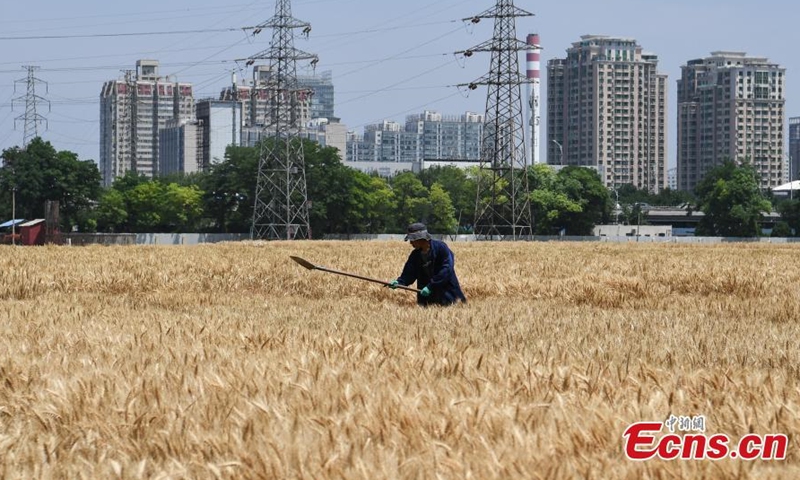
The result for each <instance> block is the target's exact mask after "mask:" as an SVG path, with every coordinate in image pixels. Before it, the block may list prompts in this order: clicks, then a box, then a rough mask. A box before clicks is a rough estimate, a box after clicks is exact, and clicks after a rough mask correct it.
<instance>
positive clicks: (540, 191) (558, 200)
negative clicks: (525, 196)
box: [528, 164, 583, 235]
mask: <svg viewBox="0 0 800 480" xmlns="http://www.w3.org/2000/svg"><path fill="white" fill-rule="evenodd" d="M528 188H530V190H531V194H530V199H531V211H532V213H533V233H534V234H536V235H552V234H554V233H557V232H558V231H559V230H561V229H562V228H563V224H564V218H565V216H566V215H567V214H579V213H581V212H582V211H583V208H582V207H581V204H580V203H579V202H577V201H575V200H573V199H571V198H569V196H568V195H567V194H566V192H565V191H564V189H563V188H562V185H561V183H560V181H559V180H558V177H557V174H556V172H555V170H554V169H553V168H552V167H550V166H549V165H545V164H538V165H533V166H531V167H530V168H528Z"/></svg>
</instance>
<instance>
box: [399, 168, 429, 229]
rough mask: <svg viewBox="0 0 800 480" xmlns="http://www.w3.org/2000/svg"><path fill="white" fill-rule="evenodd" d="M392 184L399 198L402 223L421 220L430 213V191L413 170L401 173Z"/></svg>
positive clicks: (400, 220)
mask: <svg viewBox="0 0 800 480" xmlns="http://www.w3.org/2000/svg"><path fill="white" fill-rule="evenodd" d="M391 185H392V191H394V196H395V198H396V200H397V212H398V223H399V224H400V225H402V226H405V225H407V224H409V223H413V222H417V221H421V220H423V219H424V218H426V217H427V216H428V215H429V214H430V202H429V201H428V197H429V196H430V192H429V191H428V189H427V188H425V185H423V184H422V182H421V181H420V180H419V178H417V176H416V175H414V174H413V173H411V172H403V173H400V174H398V175H396V176H395V177H394V178H393V179H392V181H391Z"/></svg>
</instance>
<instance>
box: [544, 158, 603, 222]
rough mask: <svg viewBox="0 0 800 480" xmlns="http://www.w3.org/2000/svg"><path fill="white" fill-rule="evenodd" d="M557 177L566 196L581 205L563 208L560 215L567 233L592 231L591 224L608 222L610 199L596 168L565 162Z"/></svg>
mask: <svg viewBox="0 0 800 480" xmlns="http://www.w3.org/2000/svg"><path fill="white" fill-rule="evenodd" d="M557 181H558V182H559V183H560V185H561V189H562V190H561V191H563V193H564V194H565V195H566V196H567V198H568V199H570V200H572V201H574V202H576V203H578V204H579V205H580V207H581V211H580V212H565V213H564V215H563V218H562V219H561V226H562V227H563V228H564V229H565V230H566V232H567V234H568V235H592V234H593V233H594V226H595V225H597V224H598V223H606V222H608V220H609V218H610V216H611V210H612V205H613V203H614V202H613V201H612V200H611V196H610V194H609V191H608V189H607V188H606V187H605V186H604V185H603V182H602V181H601V180H600V176H599V175H598V174H597V172H595V171H594V170H590V169H588V168H583V167H576V166H568V167H565V168H563V169H561V170H560V171H559V172H558V174H557Z"/></svg>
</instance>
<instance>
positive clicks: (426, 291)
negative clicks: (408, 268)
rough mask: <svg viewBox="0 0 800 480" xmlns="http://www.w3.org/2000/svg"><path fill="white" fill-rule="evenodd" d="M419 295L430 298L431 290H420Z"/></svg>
mask: <svg viewBox="0 0 800 480" xmlns="http://www.w3.org/2000/svg"><path fill="white" fill-rule="evenodd" d="M419 294H420V295H422V296H423V297H430V296H431V289H430V288H428V287H427V286H426V287H425V288H423V289H422V290H420V292H419Z"/></svg>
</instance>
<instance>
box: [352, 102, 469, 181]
mask: <svg viewBox="0 0 800 480" xmlns="http://www.w3.org/2000/svg"><path fill="white" fill-rule="evenodd" d="M483 125H484V124H483V115H481V114H477V113H472V112H466V113H465V114H464V115H458V116H455V115H442V114H440V113H438V112H434V111H425V112H423V113H421V114H418V115H409V116H407V117H406V122H405V125H401V124H400V123H397V122H392V121H388V120H387V121H384V122H382V123H379V124H375V125H368V126H367V127H365V128H364V134H363V135H357V134H355V133H351V134H349V136H348V139H347V161H348V162H351V165H357V168H359V169H361V170H365V171H377V172H379V173H381V174H382V175H383V174H387V175H389V174H394V173H397V171H402V170H414V171H418V170H419V169H421V168H423V167H424V166H425V165H431V164H436V165H445V164H449V165H462V166H467V165H477V164H478V163H479V162H480V158H481V140H482V135H483ZM370 162H374V163H370ZM390 164H393V165H390Z"/></svg>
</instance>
